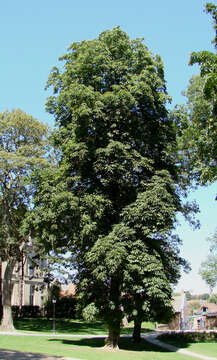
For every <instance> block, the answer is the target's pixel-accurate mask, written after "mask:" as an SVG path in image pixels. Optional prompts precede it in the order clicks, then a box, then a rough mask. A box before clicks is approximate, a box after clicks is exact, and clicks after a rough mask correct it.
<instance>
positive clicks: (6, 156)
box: [0, 110, 48, 261]
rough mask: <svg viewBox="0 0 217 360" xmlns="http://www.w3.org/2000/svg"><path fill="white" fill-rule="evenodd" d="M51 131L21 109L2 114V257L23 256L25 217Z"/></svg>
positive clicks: (0, 224)
mask: <svg viewBox="0 0 217 360" xmlns="http://www.w3.org/2000/svg"><path fill="white" fill-rule="evenodd" d="M47 134H48V129H47V127H46V126H45V125H42V123H40V122H39V121H37V120H36V119H34V118H32V116H30V115H27V114H26V113H24V112H23V111H21V110H13V111H12V112H8V111H6V112H4V113H1V114H0V256H1V260H2V261H8V260H9V259H14V258H18V259H19V257H20V251H21V248H20V246H22V244H23V241H24V239H23V236H22V232H21V228H22V223H23V220H24V217H25V215H26V213H27V212H28V210H29V209H30V207H31V200H32V195H33V192H34V188H33V186H32V185H31V183H30V182H29V177H30V175H31V173H32V171H33V170H39V169H42V168H44V167H45V166H47V164H48V159H47V152H46V151H47V143H46V141H47V140H46V137H47Z"/></svg>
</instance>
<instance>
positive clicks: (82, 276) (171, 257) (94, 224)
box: [29, 27, 187, 346]
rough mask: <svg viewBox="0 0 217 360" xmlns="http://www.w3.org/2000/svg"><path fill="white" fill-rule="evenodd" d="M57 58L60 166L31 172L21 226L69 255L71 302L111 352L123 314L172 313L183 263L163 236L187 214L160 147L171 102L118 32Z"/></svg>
mask: <svg viewBox="0 0 217 360" xmlns="http://www.w3.org/2000/svg"><path fill="white" fill-rule="evenodd" d="M60 60H61V61H62V62H63V66H62V67H60V68H57V67H55V68H53V70H52V72H51V74H50V76H49V79H48V83H47V86H48V87H51V88H52V89H53V95H52V96H50V97H49V98H48V101H47V111H48V112H50V113H51V114H53V116H54V118H55V120H56V130H55V132H54V135H53V138H54V143H55V146H57V147H58V149H59V164H58V166H57V167H56V168H52V169H48V170H46V171H44V172H40V173H38V174H36V176H35V178H34V182H35V184H37V192H36V196H35V200H34V201H35V208H34V212H32V213H31V215H30V216H29V223H30V224H31V226H30V227H32V228H33V229H34V236H38V239H40V241H41V242H42V243H43V244H44V247H45V249H51V248H52V249H54V250H55V251H56V252H59V251H62V252H63V251H72V252H73V253H74V254H75V258H76V260H75V261H74V263H73V264H74V265H75V264H76V269H77V275H76V282H77V288H78V297H79V300H80V301H79V304H80V306H81V307H82V309H83V311H84V314H86V315H88V316H90V315H91V314H92V315H95V316H100V317H101V318H103V319H104V320H105V321H106V323H107V325H108V328H109V340H108V342H109V343H110V344H111V346H116V345H117V343H118V337H119V334H120V326H121V321H122V318H123V316H124V314H125V313H127V314H128V315H132V316H133V317H134V319H135V318H137V320H139V321H141V320H142V319H143V318H144V317H145V316H146V317H147V316H148V314H150V317H152V319H156V318H160V317H161V318H163V317H164V318H166V317H167V318H169V317H170V316H171V315H172V306H171V301H170V300H171V297H172V287H171V284H173V283H176V281H177V279H178V278H179V276H180V268H181V267H182V266H185V265H186V263H185V261H184V260H183V259H182V258H181V257H180V255H179V244H180V239H179V238H178V237H176V236H173V235H172V231H173V229H174V226H175V225H174V224H175V217H176V213H177V212H183V213H184V212H185V211H186V209H187V208H184V207H183V205H182V203H181V200H180V193H179V187H178V184H179V171H178V168H177V164H176V159H175V158H174V156H173V155H172V153H171V151H170V150H169V146H168V145H169V144H170V145H172V144H175V142H176V136H175V135H176V134H175V127H174V126H173V125H174V124H173V122H172V120H171V119H169V117H168V112H167V108H166V105H167V102H168V101H169V100H170V98H169V97H168V95H167V92H166V84H165V79H164V69H163V64H162V61H161V58H160V57H159V56H154V55H152V53H151V52H150V50H149V49H148V48H147V47H146V46H145V45H144V43H143V40H142V39H136V40H130V38H129V36H128V35H127V34H126V33H125V32H123V31H122V30H121V29H120V28H119V27H117V28H114V29H113V30H108V31H105V32H103V33H101V34H100V35H99V37H98V38H97V39H94V40H89V41H82V42H79V43H72V45H71V46H70V47H69V49H68V52H67V53H66V54H65V55H63V56H62V57H61V58H60Z"/></svg>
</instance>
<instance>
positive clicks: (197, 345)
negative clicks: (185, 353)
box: [159, 335, 217, 358]
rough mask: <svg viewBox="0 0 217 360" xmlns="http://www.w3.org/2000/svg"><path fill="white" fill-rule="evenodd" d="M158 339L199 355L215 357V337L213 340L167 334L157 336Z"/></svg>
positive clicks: (216, 344) (216, 341) (216, 343)
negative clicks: (162, 336) (160, 336)
mask: <svg viewBox="0 0 217 360" xmlns="http://www.w3.org/2000/svg"><path fill="white" fill-rule="evenodd" d="M159 340H161V341H164V342H166V343H168V344H171V345H174V346H177V347H179V348H182V349H186V350H189V351H192V352H195V353H198V354H200V355H205V356H210V357H216V358H217V339H213V340H210V341H208V340H202V341H200V340H198V341H197V340H191V339H187V338H186V339H185V338H181V339H180V338H179V337H178V336H177V337H175V336H172V337H170V336H169V335H168V336H166V337H164V338H162V339H161V338H159Z"/></svg>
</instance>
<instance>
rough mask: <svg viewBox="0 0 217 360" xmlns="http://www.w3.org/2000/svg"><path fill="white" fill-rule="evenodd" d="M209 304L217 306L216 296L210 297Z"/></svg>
mask: <svg viewBox="0 0 217 360" xmlns="http://www.w3.org/2000/svg"><path fill="white" fill-rule="evenodd" d="M209 302H210V303H214V304H216V305H217V294H212V295H210V297H209Z"/></svg>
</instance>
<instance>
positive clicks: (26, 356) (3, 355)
mask: <svg viewBox="0 0 217 360" xmlns="http://www.w3.org/2000/svg"><path fill="white" fill-rule="evenodd" d="M160 334H161V332H151V333H145V334H142V337H143V338H144V339H145V340H146V341H148V342H150V343H151V344H154V345H157V346H160V347H161V348H164V349H167V350H170V351H174V352H178V353H180V354H183V355H187V356H192V357H195V358H197V359H202V360H217V358H214V357H209V356H204V355H200V354H196V353H194V352H192V351H188V350H185V349H180V348H177V347H175V346H173V345H170V344H166V343H164V342H162V341H160V340H158V339H157V337H158V336H159V335H160ZM0 335H16V336H52V337H53V336H55V337H71V338H75V337H78V338H93V337H95V338H96V337H97V338H104V337H106V336H107V335H77V334H76V335H68V334H31V333H20V332H16V331H14V332H3V331H1V332H0ZM123 337H131V335H123ZM5 359H10V360H78V359H75V358H63V357H58V356H51V355H44V354H37V353H26V352H25V353H24V352H21V351H13V350H5V349H0V360H5Z"/></svg>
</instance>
